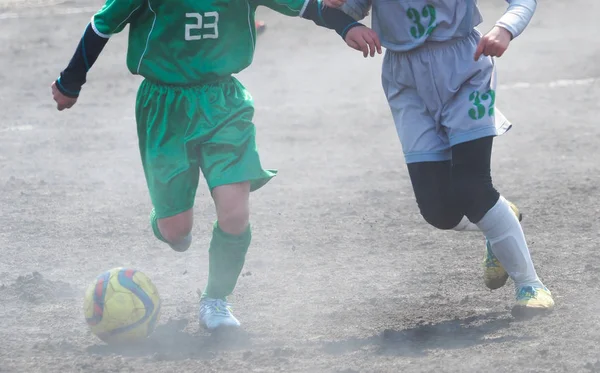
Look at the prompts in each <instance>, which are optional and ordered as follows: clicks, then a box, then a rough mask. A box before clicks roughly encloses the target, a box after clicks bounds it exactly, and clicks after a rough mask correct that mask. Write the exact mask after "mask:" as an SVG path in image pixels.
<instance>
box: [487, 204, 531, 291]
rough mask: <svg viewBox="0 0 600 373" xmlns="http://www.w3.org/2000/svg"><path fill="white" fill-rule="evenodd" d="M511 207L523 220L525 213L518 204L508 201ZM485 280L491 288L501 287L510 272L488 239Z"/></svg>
mask: <svg viewBox="0 0 600 373" xmlns="http://www.w3.org/2000/svg"><path fill="white" fill-rule="evenodd" d="M508 204H509V205H510V208H511V209H512V210H513V212H514V213H515V215H516V216H517V218H518V219H519V221H521V220H523V214H521V212H520V211H519V209H518V208H517V206H516V205H515V204H514V203H512V202H510V201H508ZM483 281H484V282H485V286H487V287H488V288H489V289H490V290H496V289H500V288H501V287H503V286H504V285H505V284H506V281H508V273H506V270H504V267H502V264H500V261H499V260H498V258H496V256H495V255H494V253H493V252H492V245H490V242H489V241H488V240H485V255H484V258H483Z"/></svg>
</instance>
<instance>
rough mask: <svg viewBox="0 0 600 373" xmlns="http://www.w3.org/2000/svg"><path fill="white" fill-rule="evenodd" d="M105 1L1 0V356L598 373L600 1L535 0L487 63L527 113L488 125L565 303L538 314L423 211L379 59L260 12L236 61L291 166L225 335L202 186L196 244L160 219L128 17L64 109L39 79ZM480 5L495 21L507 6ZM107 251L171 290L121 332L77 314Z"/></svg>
mask: <svg viewBox="0 0 600 373" xmlns="http://www.w3.org/2000/svg"><path fill="white" fill-rule="evenodd" d="M101 5H102V1H101V0H95V1H90V0H71V1H64V0H63V1H60V0H58V1H48V0H46V1H42V0H37V1H28V0H18V1H17V0H0V56H1V59H0V60H1V63H2V69H0V103H1V111H0V112H1V119H0V185H1V187H2V190H1V193H0V209H1V211H2V213H1V214H0V227H1V228H0V248H1V249H0V250H1V251H0V257H1V259H0V340H1V341H2V343H0V372H27V373H34V372H43V373H49V372H147V373H153V372H277V371H280V372H345V373H356V372H490V373H491V372H600V355H599V354H598V353H599V351H600V347H599V345H600V329H599V328H598V325H599V323H600V312H599V307H600V301H599V300H598V290H599V287H600V285H599V281H598V279H599V277H600V273H599V272H600V264H599V263H600V260H599V259H600V253H598V250H597V241H596V240H597V239H598V232H599V227H600V221H599V218H598V216H599V206H600V205H599V204H598V202H597V200H598V195H599V190H598V183H599V181H600V176H599V175H600V173H599V171H600V157H599V156H598V145H599V142H598V141H599V140H598V139H599V138H600V126H599V125H598V114H597V110H598V108H599V107H598V102H599V101H598V97H599V94H600V83H599V81H598V79H599V78H600V67H599V64H598V63H597V61H598V59H599V58H600V47H599V44H598V43H597V36H596V34H595V33H596V32H600V26H598V22H596V21H597V19H596V18H597V17H596V15H597V14H599V12H600V4H599V3H598V2H592V1H585V0H573V1H543V2H540V4H539V5H538V12H537V14H536V16H535V18H534V20H533V22H532V24H531V25H530V27H529V28H528V30H527V31H526V32H525V33H524V34H523V35H522V36H521V37H519V38H518V39H517V40H515V41H514V43H513V44H512V46H511V48H510V50H509V52H508V53H507V54H506V55H505V56H504V57H502V58H501V59H500V60H499V61H498V79H499V82H500V87H499V89H498V98H497V103H498V105H499V107H500V108H501V110H502V111H503V112H504V114H506V115H507V117H509V118H510V119H511V120H512V121H513V122H514V124H515V126H514V128H513V129H512V130H511V131H510V132H509V133H507V134H506V135H504V136H502V137H501V138H499V139H497V141H496V146H495V150H494V160H493V171H494V181H495V183H496V185H497V187H498V188H499V190H500V191H501V192H502V193H503V194H504V195H505V196H506V197H507V198H508V199H510V200H512V201H514V202H515V203H517V205H518V206H519V207H520V208H521V209H522V211H523V213H524V215H525V218H524V221H523V226H524V229H525V233H526V236H527V239H528V242H529V244H530V248H531V251H532V256H533V259H534V262H535V263H536V265H537V269H538V273H539V275H540V277H541V278H542V280H543V281H544V282H545V283H546V284H547V285H548V287H549V288H550V290H551V291H552V292H553V294H554V297H555V300H556V304H557V307H556V311H555V312H554V313H553V314H551V315H549V316H546V317H539V318H535V319H533V320H529V321H518V320H514V319H513V318H512V317H511V316H510V311H509V310H510V307H511V306H512V304H513V286H512V283H509V284H508V285H507V286H506V287H504V288H502V289H500V290H496V291H493V292H491V291H489V290H487V288H485V286H484V284H483V281H482V277H481V276H482V272H481V260H482V257H483V238H482V237H481V235H480V234H478V233H458V232H441V231H436V230H435V229H434V228H431V227H429V226H428V225H426V224H425V223H424V222H423V221H422V219H421V218H420V215H419V213H418V210H417V206H416V204H415V201H414V197H413V195H412V191H411V188H410V182H409V180H408V177H407V172H406V167H405V165H404V163H403V157H402V152H401V148H400V145H399V142H398V139H397V136H396V133H395V130H394V126H393V124H392V121H391V115H390V112H389V109H388V107H387V104H386V101H385V98H384V96H383V93H382V89H381V85H380V75H379V74H380V67H381V61H382V58H381V56H379V57H377V58H376V59H363V58H362V56H361V55H360V54H358V53H356V52H354V51H352V50H351V49H349V48H347V47H346V46H345V44H344V43H343V42H342V40H341V39H340V38H339V37H338V36H337V35H336V34H335V33H334V32H332V31H329V30H326V29H320V28H317V27H315V26H314V25H313V24H312V23H311V22H308V21H305V20H302V19H293V18H289V17H284V16H282V15H278V14H276V13H274V12H272V11H270V10H268V9H265V8H261V9H260V10H259V18H261V19H264V20H265V21H266V22H267V24H268V29H267V31H266V32H265V33H264V34H263V35H261V37H260V38H259V40H258V46H257V50H256V56H255V61H254V64H253V66H251V67H250V68H249V69H247V70H246V71H244V72H243V73H242V74H240V75H239V78H240V79H241V81H242V82H243V83H244V84H245V85H246V86H247V87H248V88H249V89H250V91H251V92H252V94H253V96H254V98H255V103H256V108H257V113H256V123H257V126H258V142H259V148H260V151H261V154H262V158H263V163H264V165H265V166H266V167H273V168H277V169H279V175H278V176H277V177H276V178H275V179H274V180H273V181H272V182H271V183H270V184H269V185H267V186H266V187H265V188H263V189H261V190H260V191H258V192H256V193H254V194H253V195H252V223H253V226H254V238H253V244H252V246H251V249H250V252H249V255H248V260H247V264H246V267H245V269H244V274H243V276H242V277H241V278H240V281H239V285H238V287H237V289H236V292H235V294H234V295H233V296H232V298H231V301H232V302H233V305H234V311H235V314H236V316H238V318H239V319H240V320H241V322H242V323H243V331H242V332H240V334H239V335H238V336H237V338H235V339H217V338H215V337H211V336H209V335H207V334H206V333H205V332H203V331H201V330H199V328H198V321H197V300H198V298H197V295H196V290H197V289H202V288H203V287H204V284H205V281H206V275H207V247H208V241H209V238H210V229H211V224H212V222H213V220H214V218H215V214H214V208H213V206H212V203H211V201H210V199H209V196H208V194H207V188H206V186H205V185H202V186H201V187H200V189H199V191H198V196H197V209H196V215H195V216H196V222H195V228H194V235H195V243H194V246H193V248H192V249H190V250H189V251H188V252H186V253H176V252H174V251H171V250H170V249H169V248H167V247H166V246H165V245H161V244H160V243H159V242H158V241H157V240H155V239H154V238H153V236H152V234H151V230H150V227H149V226H148V213H149V211H150V201H149V198H148V195H147V191H146V186H145V182H144V178H143V174H142V168H141V165H140V160H139V156H138V153H137V143H136V141H137V139H136V133H135V123H134V117H133V115H134V110H133V109H134V99H135V93H136V89H137V86H138V84H139V82H140V81H141V79H140V78H139V77H134V76H132V75H130V74H129V73H128V71H127V69H126V67H125V54H124V51H125V47H126V41H127V36H126V33H122V34H119V35H117V36H115V37H114V38H113V39H111V41H110V42H109V44H108V45H107V47H106V49H105V50H104V53H103V54H102V56H101V57H100V59H99V60H98V62H97V63H96V65H95V66H94V67H93V70H92V72H91V73H90V74H89V77H88V83H87V84H86V85H85V87H84V90H83V94H82V96H81V98H80V100H79V102H78V104H77V106H76V107H75V108H73V109H72V110H69V111H66V112H61V113H59V112H58V111H56V109H55V106H54V103H53V101H52V99H51V96H50V88H49V85H50V84H51V82H52V81H53V80H54V79H55V78H56V76H57V74H58V73H59V72H60V71H61V70H62V69H63V68H64V67H65V66H66V64H67V63H68V61H69V58H70V57H71V54H72V52H73V50H74V48H75V47H76V45H77V42H78V39H79V37H80V34H81V32H82V31H83V29H84V27H85V26H86V24H87V22H88V21H89V18H90V17H91V15H92V14H93V12H94V10H95V9H97V8H99V7H100V6H101ZM480 6H481V8H482V11H483V13H484V16H485V17H486V23H485V24H484V25H482V26H481V30H484V31H485V30H487V29H488V28H489V27H490V25H491V24H493V21H495V20H496V19H497V17H498V16H499V15H500V14H501V13H502V11H503V10H504V9H505V7H506V3H505V2H504V1H500V0H494V1H492V0H485V1H480ZM368 23H369V24H370V22H368ZM582 25H585V27H587V28H589V29H590V31H589V32H585V31H583V28H582V27H583V26H582ZM116 266H132V267H134V268H137V269H139V270H142V271H143V272H145V273H146V274H148V275H149V276H150V277H151V279H152V280H153V281H154V283H155V284H156V285H157V287H158V289H159V291H160V294H161V296H162V299H163V301H164V306H163V316H162V319H161V322H160V325H159V326H158V328H157V330H156V332H155V334H153V335H152V337H151V338H150V340H149V341H148V343H147V344H144V345H140V346H136V347H132V348H131V349H127V350H123V349H117V348H113V347H110V346H106V345H104V344H103V343H102V342H100V341H99V340H98V339H97V338H96V337H94V336H93V335H91V334H90V332H89V331H88V327H87V325H86V324H85V321H84V318H83V311H82V303H83V301H82V297H83V292H84V289H85V287H86V286H87V285H88V284H89V283H90V282H91V281H93V279H94V278H95V276H96V275H98V274H99V273H101V272H102V271H104V270H107V269H109V268H112V267H116Z"/></svg>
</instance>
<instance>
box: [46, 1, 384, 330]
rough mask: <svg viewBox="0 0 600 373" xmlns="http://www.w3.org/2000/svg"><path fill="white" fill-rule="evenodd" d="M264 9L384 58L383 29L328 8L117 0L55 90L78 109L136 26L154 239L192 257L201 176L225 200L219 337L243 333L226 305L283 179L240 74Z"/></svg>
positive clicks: (212, 278) (133, 68) (142, 142)
mask: <svg viewBox="0 0 600 373" xmlns="http://www.w3.org/2000/svg"><path fill="white" fill-rule="evenodd" d="M259 5H263V6H267V7H269V8H271V9H273V10H275V11H277V12H280V13H282V14H285V15H288V16H300V17H303V18H306V19H310V20H312V21H313V22H315V23H316V24H317V25H319V26H323V27H326V28H329V29H334V30H335V31H336V32H337V33H338V34H339V35H340V36H341V37H342V38H344V40H345V41H346V42H347V43H348V45H350V46H351V47H353V48H355V49H357V50H361V51H363V55H364V56H365V57H366V56H367V55H368V54H369V53H370V55H371V56H374V54H375V50H377V52H379V53H381V46H380V43H379V39H378V38H377V35H376V34H375V33H374V32H373V31H372V30H370V29H369V28H367V27H365V26H364V25H361V24H359V23H357V22H356V21H354V19H352V18H351V17H349V16H347V15H346V14H344V13H343V12H341V11H339V10H336V9H329V8H325V7H323V6H322V4H321V1H320V0H205V1H196V0H107V1H106V4H105V5H104V6H103V7H102V9H100V11H98V12H97V13H96V14H95V15H94V16H93V18H92V20H91V22H90V24H89V25H88V26H87V28H86V30H85V32H84V34H83V37H82V38H81V40H80V42H79V44H78V46H77V49H76V51H75V54H74V55H73V57H72V59H71V61H70V63H69V65H68V67H67V68H66V69H65V70H64V71H62V72H61V73H60V76H59V78H58V79H57V80H56V81H55V82H54V83H53V84H52V94H53V96H54V100H55V101H56V103H57V108H58V110H64V109H67V108H70V107H72V106H73V105H74V104H75V103H76V101H77V97H78V96H79V93H80V90H81V87H82V86H83V85H84V83H85V82H86V77H87V73H88V71H89V70H90V68H91V67H92V65H93V64H94V63H95V61H96V59H97V58H98V56H99V55H100V53H101V51H102V49H103V48H104V46H105V44H106V43H107V41H108V39H109V37H110V36H111V35H113V34H115V33H118V32H120V31H122V30H123V29H124V28H125V26H126V25H128V24H129V44H128V52H127V67H128V68H129V71H130V72H131V73H132V74H134V75H141V76H142V77H144V78H145V79H144V80H143V81H142V83H141V85H140V87H139V91H138V95H137V102H136V122H137V132H138V139H139V150H140V155H141V160H142V165H143V168H144V174H145V178H146V182H147V186H148V190H149V193H150V198H151V201H152V205H153V209H152V211H151V213H150V224H151V226H152V229H153V232H154V235H155V236H156V237H157V238H158V239H159V240H161V241H163V242H165V243H167V244H168V245H169V246H170V247H171V248H173V249H174V250H176V251H186V250H187V249H188V248H189V246H190V244H191V241H192V235H191V231H192V221H193V205H194V199H195V196H196V189H197V187H198V182H199V177H200V173H202V174H203V176H204V178H205V179H206V182H207V184H208V186H209V189H210V191H211V195H212V198H213V200H214V203H215V207H216V213H217V221H216V222H215V224H214V228H213V233H212V239H211V242H210V248H209V274H208V282H207V285H206V288H205V290H204V292H203V294H202V296H201V300H200V315H199V318H200V323H201V325H202V326H204V327H205V328H207V329H209V330H214V329H216V328H219V327H238V326H239V325H240V323H239V321H238V320H237V319H236V318H235V317H234V316H233V315H232V314H231V309H230V307H229V304H228V303H227V300H226V298H227V296H228V295H230V294H231V293H232V292H233V289H234V287H235V285H236V283H237V279H238V276H239V274H240V272H241V270H242V267H243V265H244V261H245V257H246V252H247V250H248V247H249V245H250V241H251V228H250V223H249V206H248V204H249V203H248V201H249V194H250V192H251V191H255V190H257V189H258V188H260V187H262V186H263V185H265V184H266V183H267V182H268V181H269V180H270V179H271V178H272V177H273V176H275V174H276V171H275V170H266V169H263V167H262V165H261V162H260V158H259V154H258V151H257V147H256V143H255V127H254V124H253V122H252V119H253V115H254V106H253V101H252V97H251V96H250V94H249V93H248V91H247V90H246V89H245V88H244V86H243V85H242V84H241V83H240V82H239V81H238V80H237V79H235V78H234V77H232V74H235V73H238V72H240V71H242V70H243V69H245V68H246V67H248V66H249V65H250V63H251V62H252V58H253V54H254V47H255V43H256V29H255V19H254V13H255V10H256V7H257V6H259Z"/></svg>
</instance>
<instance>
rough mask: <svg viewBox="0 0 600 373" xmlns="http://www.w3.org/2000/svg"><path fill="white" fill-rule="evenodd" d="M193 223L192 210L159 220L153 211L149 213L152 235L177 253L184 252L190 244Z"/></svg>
mask: <svg viewBox="0 0 600 373" xmlns="http://www.w3.org/2000/svg"><path fill="white" fill-rule="evenodd" d="M193 223H194V215H193V209H189V210H187V211H184V212H182V213H179V214H177V215H174V216H169V217H166V218H161V219H158V218H157V217H156V212H155V210H154V209H153V210H152V212H151V213H150V224H151V225H152V230H153V231H154V235H155V236H156V237H157V238H158V239H159V240H161V241H163V242H166V243H167V244H168V245H169V246H170V247H171V248H172V249H173V250H175V251H179V252H183V251H186V250H187V249H188V248H189V247H190V245H191V243H192V225H193Z"/></svg>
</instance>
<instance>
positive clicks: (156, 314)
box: [83, 267, 161, 344]
mask: <svg viewBox="0 0 600 373" xmlns="http://www.w3.org/2000/svg"><path fill="white" fill-rule="evenodd" d="M160 305H161V301H160V296H159V294H158V290H157V289H156V286H154V284H153V283H152V281H150V279H149V278H148V276H146V275H145V274H144V273H142V272H140V271H138V270H135V269H131V268H121V267H119V268H113V269H111V270H109V271H106V272H104V273H102V274H100V275H99V276H98V277H96V279H95V280H94V282H93V283H92V284H91V285H90V286H89V287H88V288H87V291H86V293H85V300H84V306H83V307H84V312H85V320H86V322H87V324H88V325H89V327H90V329H91V331H92V333H94V334H95V335H96V336H97V337H98V338H100V339H101V340H102V341H104V342H105V343H110V344H113V343H132V342H139V341H141V340H143V339H145V338H147V337H148V336H149V335H150V334H152V332H154V328H155V327H156V324H157V323H158V321H159V319H160Z"/></svg>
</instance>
